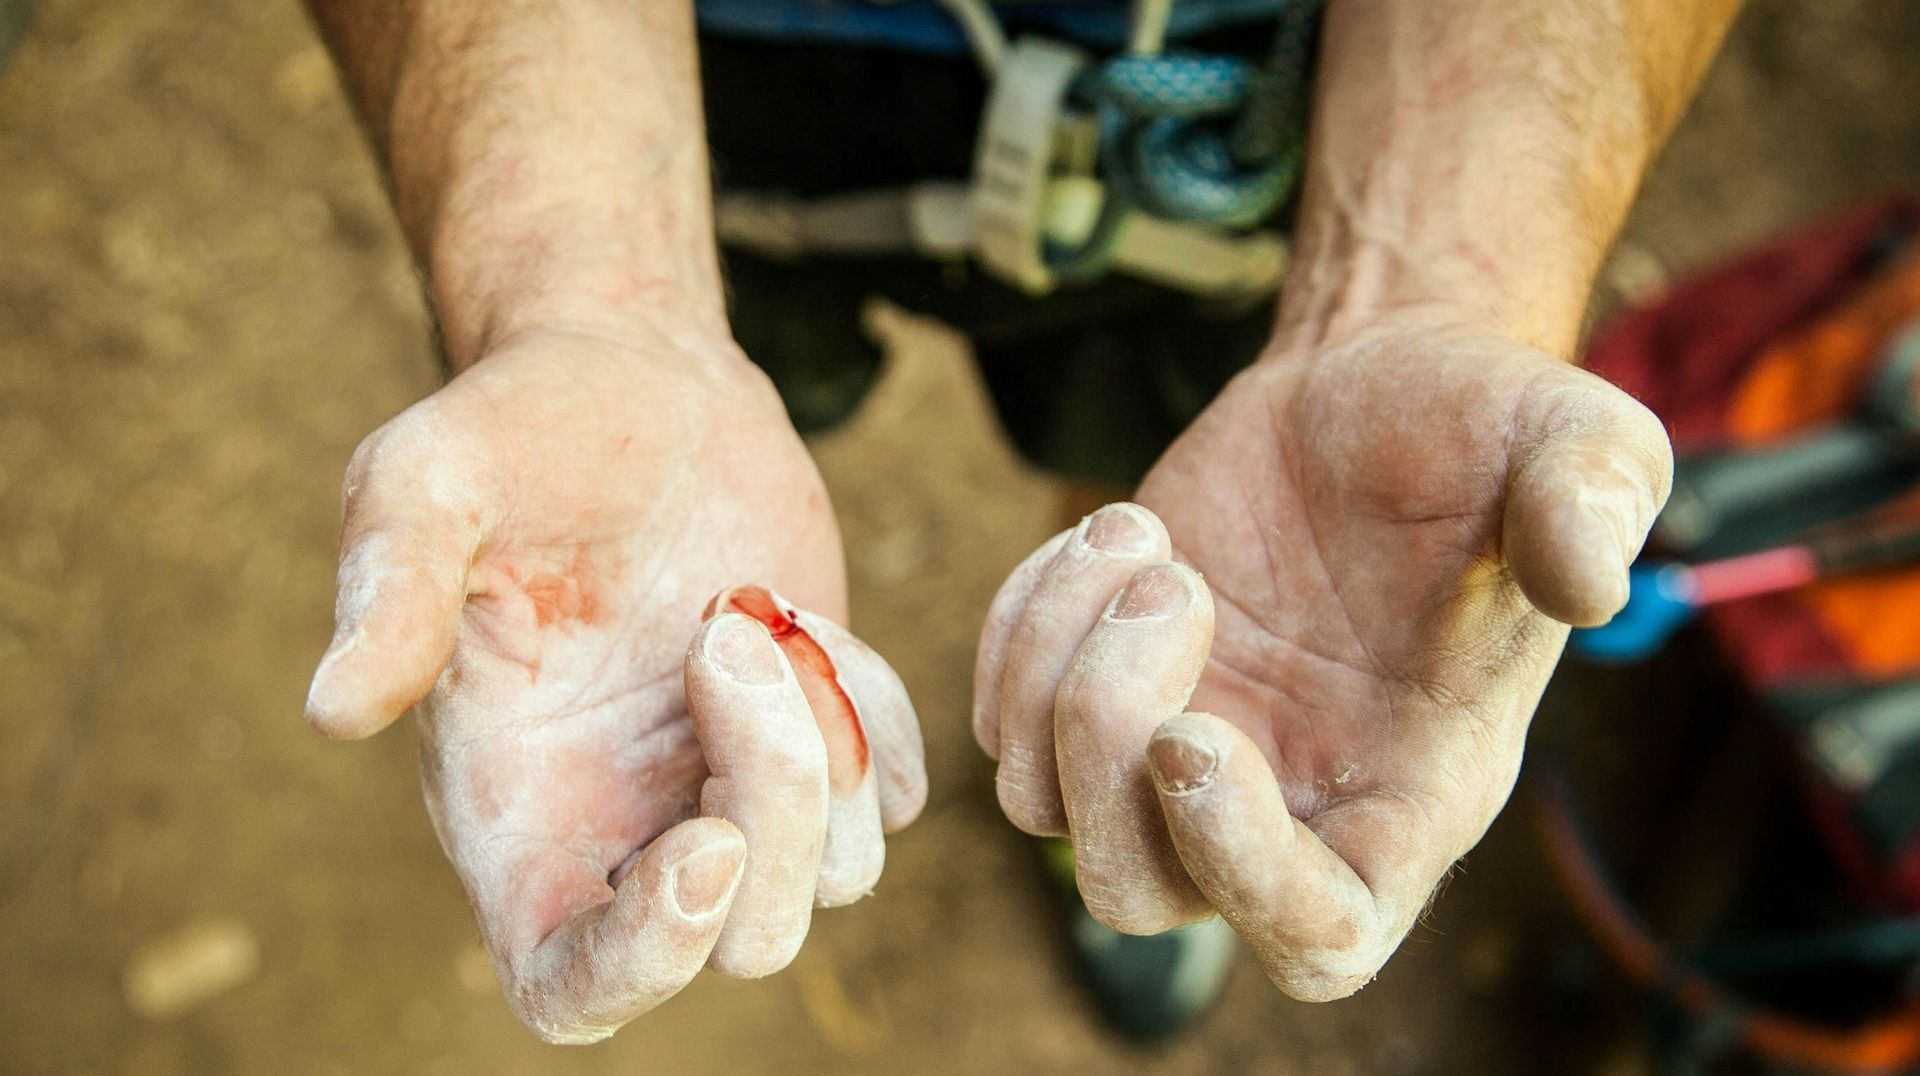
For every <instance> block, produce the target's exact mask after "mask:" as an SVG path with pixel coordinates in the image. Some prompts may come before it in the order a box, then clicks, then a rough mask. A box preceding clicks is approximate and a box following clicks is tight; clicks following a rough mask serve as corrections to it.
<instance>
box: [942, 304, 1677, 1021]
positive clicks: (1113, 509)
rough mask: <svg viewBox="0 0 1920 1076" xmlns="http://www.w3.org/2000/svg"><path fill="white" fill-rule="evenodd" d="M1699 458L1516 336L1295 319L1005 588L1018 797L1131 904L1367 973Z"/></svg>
mask: <svg viewBox="0 0 1920 1076" xmlns="http://www.w3.org/2000/svg"><path fill="white" fill-rule="evenodd" d="M1671 470H1672V457H1671V450H1670V448H1669V446H1668V443H1667V438H1666V434H1665V431H1664V429H1663V428H1662V427H1661V424H1660V422H1659V421H1658V420H1657V419H1656V418H1655V417H1654V416H1653V415H1652V414H1651V413H1650V412H1648V411H1647V410H1646V409H1645V408H1644V407H1642V406H1640V405H1639V404H1638V403H1637V402H1635V401H1634V400H1633V399H1631V398H1630V397H1628V396H1627V395H1626V394H1625V393H1623V392H1621V391H1619V390H1618V389H1615V388H1614V387H1612V386H1611V385H1608V384H1607V383H1605V382H1604V381H1602V380H1600V379H1599V378H1597V377H1595V376H1593V375H1592V374H1589V373H1586V372H1585V371H1582V370H1579V369H1577V368H1574V367H1572V366H1569V365H1567V364H1565V363H1562V362H1560V361H1557V360H1556V359H1554V358H1552V357H1551V356H1549V355H1547V354H1545V353H1544V352H1540V351H1537V350H1534V349H1532V348H1529V347H1526V346H1523V345H1521V344H1518V343H1515V342H1513V341H1511V340H1509V339H1505V338H1502V337H1499V336H1495V335H1489V334H1485V333H1481V332H1477V331H1474V330H1472V329H1469V328H1466V327H1461V326H1455V325H1449V324H1439V325H1435V324H1423V323H1401V324H1394V323H1391V322H1376V323H1374V324H1373V325H1372V326H1371V327H1369V328H1366V329H1363V330H1361V331H1359V332H1356V333H1354V334H1352V335H1351V336H1350V337H1348V338H1347V339H1345V340H1342V341H1336V342H1332V343H1330V344H1325V345H1316V346H1309V345H1305V344H1296V345H1285V344H1282V345H1280V346H1278V347H1277V348H1276V350H1275V351H1274V352H1273V353H1270V354H1269V355H1268V356H1267V357H1266V358H1265V359H1263V360H1262V361H1261V362H1260V363H1258V364H1257V365H1256V366H1254V367H1253V368H1251V369H1249V370H1247V371H1245V372H1244V373H1242V374H1241V375H1240V376H1239V377H1238V378H1237V379H1236V380H1235V381H1234V382H1233V383H1232V384H1231V385H1229V386H1228V388H1227V389H1226V390H1225V392H1224V393H1223V394H1222V395H1221V397H1220V398H1219V399H1218V400H1217V401H1215V403H1214V404H1213V405H1212V407H1210V408H1209V409H1208V410H1207V412H1206V413H1205V414H1203V415H1202V416H1201V417H1200V419H1199V420H1198V421H1197V422H1196V423H1195V424H1194V425H1193V427H1192V428H1190V429H1189V430H1188V431H1187V432H1186V433H1185V434H1184V435H1182V437H1181V438H1180V439H1179V440H1178V441H1177V442H1175V443H1174V445H1173V446H1172V447H1171V448H1170V449H1169V450H1168V451H1167V453H1166V455H1165V456H1164V457H1162V459H1161V460H1160V461H1159V463H1158V464H1156V465H1155V467H1154V468H1153V470H1152V472H1151V473H1149V475H1148V476H1147V479H1146V481H1145V483H1144V484H1143V485H1142V486H1141V488H1140V492H1139V497H1138V499H1139V504H1138V505H1109V506H1108V507H1106V508H1103V509H1101V510H1100V511H1099V512H1096V513H1094V514H1093V515H1092V516H1090V517H1088V518H1087V519H1086V520H1084V521H1082V522H1081V524H1080V526H1079V527H1077V528H1075V529H1074V530H1072V531H1069V532H1067V533H1065V534H1062V535H1060V536H1058V537H1056V538H1055V539H1053V540H1052V541H1051V542H1049V543H1048V544H1047V545H1045V546H1043V547H1042V548H1041V549H1040V550H1039V551H1038V552H1036V553H1035V554H1034V555H1033V556H1032V557H1030V558H1028V560H1027V561H1026V562H1025V563H1024V564H1022V565H1021V566H1020V567H1019V568H1017V569H1016V570H1015V571H1014V573H1013V575H1012V577H1011V578H1010V579H1009V580H1008V581H1007V583H1006V585H1005V586H1004V587H1003V588H1002V589H1001V592H1000V594H999V596H998V597H997V598H996V599H995V601H994V604H993V607H992V609H991V611H990V612H989V614H988V620H987V625H986V628H985V631H984V633H983V636H982V639H981V646H980V657H979V663H978V666H977V672H976V684H975V714H974V730H975V733H976V736H977V737H978V739H979V740H980V743H981V745H982V747H983V748H984V749H985V750H986V751H987V753H988V754H990V755H992V756H993V757H994V758H996V759H997V760H998V761H999V764H1000V767H999V774H998V789H999V796H1000V802H1001V806H1002V808H1003V809H1004V810H1005V811H1006V813H1007V816H1008V818H1010V819H1011V820H1012V821H1013V822H1014V824H1015V825H1017V826H1019V827H1020V828H1021V829H1024V830H1026V831H1027V832H1029V833H1034V834H1040V835H1065V834H1069V833H1070V834H1071V836H1072V837H1073V839H1074V843H1075V851H1076V861H1077V871H1078V881H1079V885H1080V891H1081V895H1082V897H1083V898H1084V900H1085V901H1086V905H1087V908H1088V910H1089V911H1091V912H1092V913H1093V914H1094V915H1095V916H1096V917H1097V918H1099V919H1100V920H1101V921H1103V922H1105V923H1107V924H1108V925H1110V926H1112V927H1114V928H1116V929H1119V930H1123V931H1127V932H1130V933H1147V932H1153V931H1158V930H1163V929H1166V928H1168V927H1171V926H1174V925H1176V924H1179V923H1182V922H1186V921H1190V920H1193V919H1197V918H1200V917H1203V916H1205V915H1207V914H1209V913H1210V912H1213V911H1218V912H1219V913H1220V914H1221V915H1223V916H1224V917H1225V918H1226V919H1227V921H1228V922H1229V923H1230V924H1231V925H1232V926H1233V927H1234V929H1235V930H1236V931H1237V932H1238V933H1239V934H1240V936H1241V937H1242V938H1243V939H1244V940H1245V941H1246V942H1247V943H1248V944H1249V945H1250V946H1251V947H1252V948H1253V950H1254V951H1255V953H1256V954H1258V956H1259V958H1260V960H1261V962H1262V964H1263V965H1264V966H1265V968H1266V970H1267V972H1268V974H1269V975H1270V976H1271V977H1272V978H1273V980H1274V981H1275V982H1276V983H1277V984H1278V985H1279V986H1280V987H1281V988H1282V989H1283V990H1285V991H1286V992H1287V993H1289V994H1291V995H1293V996H1295V997H1299V998H1304V999H1315V1000H1318V999H1331V998H1336V997H1342V996H1345V995H1347V994H1350V993H1352V992H1353V991H1355V990H1357V989H1359V988H1360V987H1361V986H1363V985H1364V984H1365V983H1367V982H1368V981H1369V980H1370V979H1371V978H1372V977H1373V975H1374V974H1375V973H1376V972H1377V970H1378V969H1379V968H1380V966H1381V965H1382V964H1383V963H1384V962H1385V961H1386V959H1387V958H1388V957H1389V956H1390V955H1391V954H1392V952H1393V950H1394V949H1395V948H1396V947H1397V946H1398V945H1399V943H1400V940H1401V939H1402V938H1403V937H1404V936H1405V935H1406V933H1407V931H1408V929H1409V928H1410V927H1411V926H1412V924H1413V921H1414V919H1415V917H1416V916H1417V915H1418V914H1419V913H1420V911H1421V909H1422V908H1423V907H1424V906H1425V905H1426V903H1427V900H1428V899H1429V897H1430V896H1431V894H1432V893H1433V891H1434V888H1435V886H1436V885H1437V884H1438V883H1439V881H1440V880H1441V878H1442V876H1443V875H1444V874H1445V873H1446V872H1447V870H1448V869H1449V868H1450V867H1451V865H1452V864H1453V862H1454V861H1455V860H1456V859H1458V858H1459V857H1460V856H1461V855H1463V854H1465V853H1466V852H1467V850H1468V849H1470V848H1472V847H1473V845H1474V844H1475V843H1476V842H1478V840H1479V839H1480V837H1481V835H1482V834H1483V833H1484V832H1485V830H1486V827H1487V825H1488V824H1489V823H1490V822H1491V821H1492V819H1493V817H1494V816H1495V815H1496V814H1497V813H1498V812H1499V810H1500V808H1501V806H1502V805H1503V804H1504V803H1505V802H1506V799H1507V796H1508V794H1509V793H1510V792H1511V791H1512V788H1513V784H1514V780H1515V778H1516V775H1517V773H1518V770H1519V765H1520V757H1521V751H1522V747H1523V743H1524V740H1525V735H1526V729H1527V724H1528V722H1529V720H1530V718H1531V716H1532V713H1533V710H1534V707H1535V705H1536V703H1537V702H1538V700H1539V696H1540V692H1541V690H1542V689H1543V687H1544V686H1545V684H1546V681H1547V678H1548V676H1549V674H1550V673H1551V672H1552V669H1553V666H1554V664H1555V661H1556V660H1557V658H1558V656H1559V654H1560V650H1561V647H1562V645H1563V644H1564V642H1565V640H1566V636H1567V625H1569V624H1573V625H1587V624H1597V623H1601V622H1604V621H1605V620H1606V619H1607V618H1608V617H1610V616H1611V615H1612V614H1613V612H1614V611H1616V610H1617V609H1618V608H1619V607H1620V606H1621V605H1622V604H1623V603H1624V602H1625V600H1626V596H1627V589H1626V588H1627V576H1626V569H1627V565H1628V564H1629V563H1630V562H1631V561H1632V559H1633V558H1634V556H1635V555H1636V554H1637V552H1638V550H1639V548H1640V545H1641V543H1642V542H1643V541H1644V539H1645V535H1646V532H1647V529H1648V527H1649V526H1650V525H1651V524H1652V522H1653V518H1654V516H1655V514H1656V513H1657V512H1658V510H1659V508H1660V506H1661V504H1662V503H1664V501H1665V498H1666V494H1667V488H1668V483H1669V481H1670V475H1671ZM1203 579H1204V582H1203ZM1209 589H1211V593H1209ZM1216 607H1217V610H1218V612H1217V618H1218V619H1217V623H1216ZM1212 715H1217V716H1212Z"/></svg>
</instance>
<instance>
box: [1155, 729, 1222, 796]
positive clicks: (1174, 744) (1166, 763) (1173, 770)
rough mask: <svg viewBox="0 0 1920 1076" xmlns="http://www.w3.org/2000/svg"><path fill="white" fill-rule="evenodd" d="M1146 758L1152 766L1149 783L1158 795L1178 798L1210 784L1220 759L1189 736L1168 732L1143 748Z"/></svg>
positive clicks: (1207, 747) (1211, 750)
mask: <svg viewBox="0 0 1920 1076" xmlns="http://www.w3.org/2000/svg"><path fill="white" fill-rule="evenodd" d="M1147 758H1148V759H1149V760H1150V761H1151V762H1152V763H1153V783H1154V784H1156V785H1159V786H1160V790H1161V791H1162V792H1166V793H1168V794H1170V795H1174V796H1182V795H1185V794H1187V793H1189V792H1197V791H1199V790H1200V789H1203V788H1205V787H1207V786H1208V785H1209V784H1211V783H1213V773H1214V770H1215V769H1217V768H1218V767H1219V765H1220V756H1218V755H1216V754H1214V753H1213V748H1211V747H1209V746H1207V745H1206V744H1204V743H1201V742H1200V741H1199V740H1196V739H1193V738H1192V737H1190V736H1185V735H1182V734H1180V733H1178V732H1170V733H1167V734H1166V735H1164V736H1157V737H1155V738H1154V740H1153V742H1152V743H1150V744H1148V745H1147Z"/></svg>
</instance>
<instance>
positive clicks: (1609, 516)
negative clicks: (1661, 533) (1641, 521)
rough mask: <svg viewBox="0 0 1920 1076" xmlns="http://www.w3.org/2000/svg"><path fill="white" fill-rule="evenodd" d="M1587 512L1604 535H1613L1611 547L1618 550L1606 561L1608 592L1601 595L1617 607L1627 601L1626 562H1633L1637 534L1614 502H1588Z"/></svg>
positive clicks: (1604, 599)
mask: <svg viewBox="0 0 1920 1076" xmlns="http://www.w3.org/2000/svg"><path fill="white" fill-rule="evenodd" d="M1587 514H1588V515H1590V516H1592V517H1593V518H1594V520H1595V521H1596V522H1598V523H1599V524H1600V526H1601V527H1602V528H1603V529H1605V531H1606V533H1607V536H1608V537H1609V538H1611V539H1612V543H1613V547H1614V548H1615V549H1616V550H1618V551H1619V554H1618V556H1616V557H1614V558H1613V559H1612V560H1610V561H1609V562H1608V564H1607V580H1606V584H1605V586H1606V589H1607V593H1606V594H1605V595H1604V597H1603V601H1604V602H1605V604H1606V605H1607V606H1608V607H1609V608H1611V609H1615V610H1617V609H1620V608H1621V607H1623V606H1625V605H1626V604H1627V593H1628V590H1629V589H1630V584H1629V582H1628V580H1627V566H1628V565H1629V564H1631V563H1633V560H1634V558H1635V557H1636V556H1638V555H1639V553H1640V550H1639V548H1638V543H1637V542H1635V540H1634V539H1635V538H1637V537H1638V536H1637V535H1635V534H1634V532H1633V525H1632V524H1630V523H1628V522H1627V521H1626V517H1625V515H1624V514H1623V512H1622V511H1621V509H1620V506H1619V505H1618V504H1616V503H1607V504H1588V505H1587Z"/></svg>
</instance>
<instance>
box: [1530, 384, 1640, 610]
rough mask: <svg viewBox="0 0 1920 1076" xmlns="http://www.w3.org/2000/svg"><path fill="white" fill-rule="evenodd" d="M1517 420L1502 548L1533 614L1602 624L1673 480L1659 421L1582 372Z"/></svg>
mask: <svg viewBox="0 0 1920 1076" xmlns="http://www.w3.org/2000/svg"><path fill="white" fill-rule="evenodd" d="M1565 373H1566V375H1569V376H1570V377H1572V378H1575V380H1569V381H1568V383H1567V385H1566V386H1565V387H1564V388H1562V389H1559V390H1557V391H1554V392H1549V393H1545V394H1543V401H1545V402H1542V403H1540V404H1537V405H1535V406H1536V409H1537V410H1538V411H1539V413H1540V417H1539V418H1538V419H1537V420H1535V419H1532V418H1531V417H1530V416H1528V415H1522V416H1521V423H1522V425H1521V429H1520V432H1519V436H1518V440H1517V443H1516V446H1515V448H1516V453H1517V458H1518V459H1520V460H1521V462H1520V464H1519V465H1518V467H1516V468H1515V470H1514V471H1513V472H1512V474H1511V476H1510V477H1509V479H1508V484H1507V508H1506V514H1505V519H1504V520H1503V522H1502V526H1501V535H1502V545H1503V547H1504V549H1505V552H1506V557H1507V562H1508V564H1509V565H1510V566H1511V567H1512V569H1513V575H1514V578H1515V580H1517V581H1518V582H1519V584H1520V589H1521V591H1522V592H1523V593H1525V594H1526V596H1527V600H1529V601H1531V602H1532V603H1533V604H1534V606H1535V608H1537V609H1539V610H1540V611H1541V612H1543V613H1545V614H1546V615H1548V616H1550V617H1552V618H1553V619H1555V620H1558V621H1561V622H1562V623H1566V624H1571V625H1574V626H1576V627H1592V626H1595V625H1599V624H1604V623H1606V622H1607V621H1608V620H1609V619H1611V618H1612V617H1613V614H1615V613H1617V612H1619V611H1620V609H1621V608H1622V607H1623V606H1625V605H1626V603H1627V589H1628V588H1627V566H1628V565H1630V564H1632V563H1633V559H1634V558H1635V557H1637V556H1639V554H1640V547H1641V546H1642V545H1643V544H1644V543H1645V542H1646V539H1647V531H1648V529H1649V528H1650V527H1652V526H1653V520H1654V517H1655V516H1657V515H1658V514H1659V512H1660V507H1661V506H1662V505H1663V504H1665V503H1666V499H1667V492H1668V490H1669V488H1670V487H1671V485H1672V481H1673V449H1672V446H1671V444H1670V443H1669V442H1668V440H1667V433H1666V430H1665V428H1664V427H1662V426H1661V424H1660V420H1659V419H1657V418H1655V417H1654V415H1653V413H1652V412H1651V411H1648V410H1647V409H1646V408H1645V407H1643V406H1641V405H1640V404H1639V403H1638V402H1637V401H1635V400H1634V399H1633V398H1632V397H1630V396H1628V395H1627V394H1626V393H1624V392H1621V391H1620V390H1618V389H1616V388H1614V387H1613V386H1611V385H1608V384H1606V383H1605V382H1604V381H1601V380H1600V379H1599V378H1597V377H1594V376H1593V375H1592V374H1588V373H1586V372H1585V371H1582V370H1573V369H1567V370H1566V371H1565Z"/></svg>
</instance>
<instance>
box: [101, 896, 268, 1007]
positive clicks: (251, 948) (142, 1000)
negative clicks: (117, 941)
mask: <svg viewBox="0 0 1920 1076" xmlns="http://www.w3.org/2000/svg"><path fill="white" fill-rule="evenodd" d="M259 973H260V943H259V941H258V940H257V939H256V938H255V936H254V933H253V930H252V929H251V928H250V927H248V926H247V925H246V924H245V923H242V922H240V921H239V920H237V919H202V920H199V921H197V922H194V923H190V924H188V925H187V926H184V927H181V928H180V929H178V930H176V931H174V932H173V933H171V934H166V935H163V936H162V937H159V938H156V939H154V940H153V941H150V942H148V943H147V944H145V945H143V946H141V947H140V948H139V949H138V950H136V951H135V952H134V954H133V957H132V959H130V960H129V961H128V962H127V967H126V971H125V973H124V974H123V975H122V976H121V980H120V985H121V990H122V992H123V993H124V994H125V996H126V999H127V1007H128V1008H130V1009H132V1010H133V1011H134V1013H136V1014H137V1015H139V1016H142V1017H145V1018H146V1019H148V1020H171V1019H173V1018H175V1017H177V1016H181V1015H183V1014H185V1013H187V1012H190V1011H192V1010H193V1009H196V1008H199V1007H200V1006H201V1005H204V1004H206V1003H207V1002H209V1001H212V1000H213V999H214V998H217V997H219V996H220V995H222V994H225V993H227V992H228V991H230V990H232V989H234V988H235V987H238V986H240V985H242V984H244V983H246V982H247V981H248V980H250V979H252V978H253V977H254V976H255V975H258V974H259Z"/></svg>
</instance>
